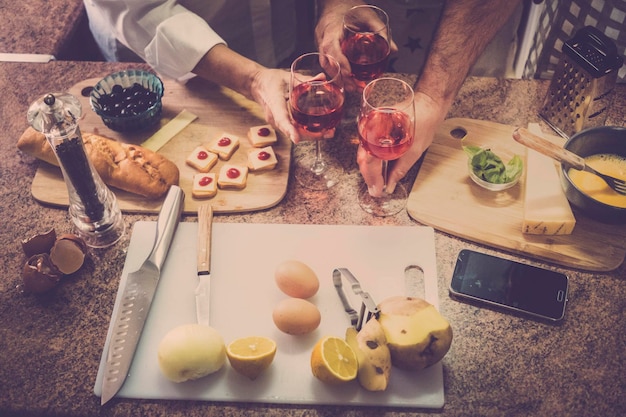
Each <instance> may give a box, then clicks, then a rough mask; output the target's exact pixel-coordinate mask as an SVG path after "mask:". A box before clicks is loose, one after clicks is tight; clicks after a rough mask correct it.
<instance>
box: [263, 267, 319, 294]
mask: <svg viewBox="0 0 626 417" xmlns="http://www.w3.org/2000/svg"><path fill="white" fill-rule="evenodd" d="M274 278H275V279H276V285H277V286H278V288H279V289H280V290H281V291H282V292H284V293H285V294H287V295H288V296H290V297H296V298H310V297H313V296H314V295H315V294H316V293H317V290H318V289H319V287H320V281H319V279H318V278H317V275H316V274H315V272H314V271H313V270H312V269H311V268H310V267H309V266H308V265H306V264H305V263H303V262H300V261H296V260H288V261H285V262H282V263H280V264H279V265H278V266H277V267H276V271H275V274H274Z"/></svg>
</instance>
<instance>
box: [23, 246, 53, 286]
mask: <svg viewBox="0 0 626 417" xmlns="http://www.w3.org/2000/svg"><path fill="white" fill-rule="evenodd" d="M62 276H63V273H62V272H61V271H59V270H58V269H57V268H56V266H54V264H53V263H52V261H51V260H50V256H49V255H48V254H47V253H41V254H37V255H33V256H31V257H30V258H29V259H28V261H27V262H26V264H25V265H24V269H23V271H22V280H23V282H24V287H23V288H24V291H25V292H27V293H33V294H42V293H45V292H48V291H50V290H51V289H53V288H54V287H56V286H57V284H58V283H59V281H60V280H61V277H62Z"/></svg>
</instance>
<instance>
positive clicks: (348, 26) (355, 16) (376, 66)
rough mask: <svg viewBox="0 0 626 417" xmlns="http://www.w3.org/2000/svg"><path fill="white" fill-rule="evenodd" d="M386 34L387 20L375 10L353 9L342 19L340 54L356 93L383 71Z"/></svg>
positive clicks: (386, 58) (366, 7)
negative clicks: (348, 70) (348, 65)
mask: <svg viewBox="0 0 626 417" xmlns="http://www.w3.org/2000/svg"><path fill="white" fill-rule="evenodd" d="M390 33H391V30H390V29H389V17H388V16H387V13H386V12H385V11H384V10H383V9H381V8H379V7H376V6H372V5H361V6H355V7H353V8H351V9H350V10H349V11H348V12H347V13H346V14H345V15H344V17H343V37H342V39H341V50H342V52H343V54H344V55H345V56H346V58H348V61H349V62H350V68H351V70H352V78H353V79H354V81H355V83H356V84H357V87H358V88H359V89H360V90H362V89H363V88H364V87H365V85H366V84H367V83H368V82H370V81H372V80H374V79H376V78H378V77H380V76H381V75H382V74H383V72H384V71H385V69H386V68H387V62H388V61H389V54H390V53H391V46H390V45H389V39H390Z"/></svg>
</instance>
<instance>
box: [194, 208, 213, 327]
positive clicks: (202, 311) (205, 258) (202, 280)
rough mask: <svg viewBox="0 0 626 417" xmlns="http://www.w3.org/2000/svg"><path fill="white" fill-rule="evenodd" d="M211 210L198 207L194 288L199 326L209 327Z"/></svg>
mask: <svg viewBox="0 0 626 417" xmlns="http://www.w3.org/2000/svg"><path fill="white" fill-rule="evenodd" d="M212 224H213V208H212V207H211V205H210V204H201V205H200V206H199V207H198V286H197V287H196V291H195V294H196V318H197V320H198V323H199V324H204V325H206V326H208V325H209V303H210V301H211V226H212Z"/></svg>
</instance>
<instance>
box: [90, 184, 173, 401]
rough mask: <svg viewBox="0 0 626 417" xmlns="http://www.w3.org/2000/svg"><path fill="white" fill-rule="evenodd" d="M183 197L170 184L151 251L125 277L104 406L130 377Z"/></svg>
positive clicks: (106, 368)
mask: <svg viewBox="0 0 626 417" xmlns="http://www.w3.org/2000/svg"><path fill="white" fill-rule="evenodd" d="M184 198H185V194H184V193H183V191H182V189H181V188H180V187H178V186H175V185H173V186H171V187H170V190H169V191H168V193H167V196H166V198H165V200H164V201H163V206H162V207H161V210H160V212H159V217H158V219H157V224H156V235H155V237H154V244H153V247H152V250H151V252H150V254H149V255H148V257H147V258H146V260H145V261H144V262H143V264H142V265H141V267H139V269H137V270H136V271H134V272H131V273H129V274H128V276H127V278H126V285H125V286H124V290H123V293H122V298H121V304H120V305H119V306H118V309H117V311H116V313H115V316H114V317H112V318H111V320H112V323H113V324H112V332H111V338H110V340H109V348H108V352H107V359H106V363H105V366H104V373H103V377H102V397H101V399H100V404H101V405H104V404H105V403H106V402H108V401H109V400H110V399H111V398H113V397H114V396H115V394H117V392H118V391H119V390H120V388H122V385H124V381H125V380H126V377H127V376H128V371H129V369H130V365H131V363H132V360H133V356H134V355H135V350H136V348H137V343H138V342H139V338H140V337H141V332H142V330H143V326H144V323H145V321H146V317H147V316H148V313H149V311H150V304H151V303H152V299H153V298H154V293H155V292H156V288H157V284H158V282H159V277H160V275H161V267H162V266H163V262H164V261H165V258H166V257H167V253H168V251H169V248H170V244H171V243H172V238H173V237H174V233H175V232H176V227H177V226H178V222H179V221H180V216H181V213H182V209H183V201H184Z"/></svg>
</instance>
